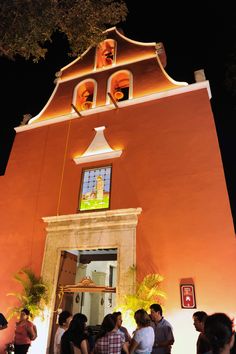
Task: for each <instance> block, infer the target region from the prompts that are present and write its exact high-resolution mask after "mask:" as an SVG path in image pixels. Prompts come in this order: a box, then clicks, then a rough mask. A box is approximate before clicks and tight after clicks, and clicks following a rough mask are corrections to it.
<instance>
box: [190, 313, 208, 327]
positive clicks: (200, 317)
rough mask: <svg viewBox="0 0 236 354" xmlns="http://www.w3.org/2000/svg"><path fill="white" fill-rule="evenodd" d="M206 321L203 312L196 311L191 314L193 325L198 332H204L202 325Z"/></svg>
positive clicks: (205, 314) (205, 315)
mask: <svg viewBox="0 0 236 354" xmlns="http://www.w3.org/2000/svg"><path fill="white" fill-rule="evenodd" d="M206 319H207V313H206V312H204V311H196V312H194V314H193V325H194V327H195V329H196V331H198V332H203V331H204V324H205V321H206Z"/></svg>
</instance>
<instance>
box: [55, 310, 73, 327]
mask: <svg viewBox="0 0 236 354" xmlns="http://www.w3.org/2000/svg"><path fill="white" fill-rule="evenodd" d="M71 320H72V314H71V313H70V312H69V311H66V310H65V311H62V312H61V313H60V314H59V317H58V323H59V326H60V327H67V328H68V327H69V324H70V321H71Z"/></svg>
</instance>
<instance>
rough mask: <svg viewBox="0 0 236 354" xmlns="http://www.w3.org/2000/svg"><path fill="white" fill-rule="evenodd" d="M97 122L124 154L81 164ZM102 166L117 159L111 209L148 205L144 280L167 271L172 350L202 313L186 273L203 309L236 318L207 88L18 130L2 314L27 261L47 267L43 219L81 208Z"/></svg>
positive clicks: (5, 202)
mask: <svg viewBox="0 0 236 354" xmlns="http://www.w3.org/2000/svg"><path fill="white" fill-rule="evenodd" d="M135 80H136V82H138V79H137V77H136V78H135V77H134V81H135ZM104 89H105V88H104ZM99 126H105V127H106V130H105V136H106V139H107V141H108V142H109V144H110V146H111V147H112V148H113V149H114V150H116V149H117V150H119V149H122V150H123V153H122V155H121V156H120V157H119V158H116V159H111V160H107V161H105V162H103V161H97V162H92V163H87V164H83V165H76V164H75V162H74V161H73V158H74V157H75V156H78V155H80V154H81V155H82V154H83V152H84V151H85V150H86V149H87V147H88V146H89V144H90V143H91V141H92V139H93V138H94V128H95V127H99ZM104 164H106V165H107V164H112V186H111V206H110V207H111V209H124V208H138V207H141V208H142V213H141V215H140V216H139V222H138V226H137V250H136V253H137V270H138V278H139V279H141V278H142V277H143V276H144V275H146V274H148V273H155V272H159V273H161V274H162V275H163V276H164V277H165V280H164V284H163V285H164V289H165V291H166V292H167V295H168V297H167V300H166V303H165V313H164V315H165V317H166V318H167V319H168V320H170V322H171V323H172V324H173V326H174V334H175V337H176V343H175V344H174V346H173V354H183V353H185V352H186V353H187V352H188V353H192V352H194V350H195V341H196V336H197V333H196V332H195V329H194V327H193V325H192V313H193V312H194V310H186V309H181V303H180V290H179V285H180V281H181V279H185V278H192V279H193V281H194V284H195V290H196V302H197V309H198V310H204V311H206V312H208V313H211V312H214V311H224V312H227V313H228V314H230V315H234V316H235V315H236V313H235V298H236V285H235V282H234V278H235V269H236V241H235V235H234V229H233V223H232V217H231V212H230V206H229V200H228V194H227V189H226V183H225V178H224V173H223V167H222V161H221V156H220V151H219V145H218V141H217V136H216V130H215V125H214V118H213V115H212V111H211V107H210V102H209V97H208V94H207V89H206V88H205V89H196V90H195V91H191V90H189V92H185V93H182V94H178V95H172V96H169V97H168V96H167V97H165V98H161V99H155V100H152V101H151V100H150V102H144V103H137V104H134V105H132V106H126V107H125V106H124V107H122V108H119V109H117V110H115V109H111V110H107V111H103V112H100V113H99V112H98V113H96V114H91V115H88V116H86V117H83V118H77V119H73V120H71V121H70V120H67V121H64V122H61V123H57V124H51V125H47V126H41V127H38V128H35V129H32V130H25V131H21V132H19V133H17V135H16V138H15V142H14V146H13V149H12V152H11V156H10V159H9V164H8V167H7V170H6V174H5V176H2V177H0V195H1V200H0V210H1V228H0V246H1V254H2V255H1V261H2V267H1V269H0V278H1V280H2V283H1V288H0V301H1V312H3V313H6V312H7V308H8V306H10V305H11V304H14V301H13V299H12V298H10V297H7V296H6V294H7V293H9V292H12V291H16V290H17V289H18V290H19V287H18V285H17V284H16V282H15V281H14V280H13V275H14V274H15V273H16V272H17V271H18V270H19V269H20V268H21V267H24V266H31V267H32V268H33V269H34V270H35V271H36V272H37V273H38V274H39V273H40V271H41V264H42V259H43V255H44V244H45V237H46V231H45V229H44V226H45V225H44V223H43V221H42V217H44V216H53V215H65V214H75V213H76V211H77V208H78V198H79V193H80V182H81V176H82V168H84V167H88V168H90V167H91V168H93V167H99V166H100V165H104ZM94 215H95V214H94ZM13 328H14V322H13V321H11V323H10V326H9V328H8V329H7V330H5V331H2V332H1V333H0V340H1V345H3V343H5V342H6V340H11V339H12V331H13ZM186 338H188V342H187V341H186ZM1 348H2V347H1Z"/></svg>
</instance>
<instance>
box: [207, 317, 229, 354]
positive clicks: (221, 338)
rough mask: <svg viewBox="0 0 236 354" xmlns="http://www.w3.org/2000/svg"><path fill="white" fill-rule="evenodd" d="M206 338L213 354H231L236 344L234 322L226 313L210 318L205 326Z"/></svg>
mask: <svg viewBox="0 0 236 354" xmlns="http://www.w3.org/2000/svg"><path fill="white" fill-rule="evenodd" d="M204 333H205V336H206V337H207V338H208V340H209V342H210V345H211V347H212V352H213V354H220V353H229V352H230V348H232V347H233V344H234V331H233V321H232V320H231V319H230V318H229V317H228V316H227V315H226V314H225V313H214V314H213V315H211V316H208V317H207V319H206V321H205V326H204Z"/></svg>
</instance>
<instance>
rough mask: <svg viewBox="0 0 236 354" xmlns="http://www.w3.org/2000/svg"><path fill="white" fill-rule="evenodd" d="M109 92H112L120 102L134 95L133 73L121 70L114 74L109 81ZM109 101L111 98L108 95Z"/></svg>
mask: <svg viewBox="0 0 236 354" xmlns="http://www.w3.org/2000/svg"><path fill="white" fill-rule="evenodd" d="M107 92H110V93H111V95H112V96H113V98H114V99H115V100H116V101H118V102H120V101H125V100H128V99H130V98H132V97H133V75H132V73H131V72H130V71H128V70H120V71H117V72H115V73H114V74H112V75H111V76H110V77H109V79H108V83H107ZM107 103H110V98H109V97H107Z"/></svg>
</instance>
